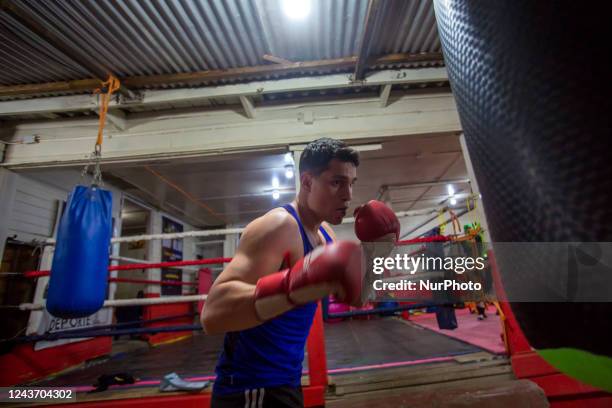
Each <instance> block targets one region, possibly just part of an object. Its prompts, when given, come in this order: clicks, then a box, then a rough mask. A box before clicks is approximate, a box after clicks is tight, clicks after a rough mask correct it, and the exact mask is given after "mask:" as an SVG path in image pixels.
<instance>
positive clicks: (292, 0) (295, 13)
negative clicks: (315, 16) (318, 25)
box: [283, 0, 310, 20]
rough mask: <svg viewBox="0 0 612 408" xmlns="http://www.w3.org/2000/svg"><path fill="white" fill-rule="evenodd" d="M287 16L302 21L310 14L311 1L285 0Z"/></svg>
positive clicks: (284, 5)
mask: <svg viewBox="0 0 612 408" xmlns="http://www.w3.org/2000/svg"><path fill="white" fill-rule="evenodd" d="M283 11H284V12H285V15H286V16H287V17H289V18H291V19H294V20H302V19H304V18H306V16H308V15H309V14H310V0H283Z"/></svg>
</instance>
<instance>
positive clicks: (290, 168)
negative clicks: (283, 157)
mask: <svg viewBox="0 0 612 408" xmlns="http://www.w3.org/2000/svg"><path fill="white" fill-rule="evenodd" d="M285 177H286V178H288V179H292V178H293V166H292V165H290V164H288V165H286V166H285Z"/></svg>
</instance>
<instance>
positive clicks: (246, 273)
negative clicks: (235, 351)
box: [200, 211, 299, 334]
mask: <svg viewBox="0 0 612 408" xmlns="http://www.w3.org/2000/svg"><path fill="white" fill-rule="evenodd" d="M289 217H291V216H290V215H289V214H287V213H286V212H284V211H283V212H281V211H273V212H270V213H268V214H266V215H264V216H263V217H260V218H258V219H257V220H255V221H253V222H252V223H251V224H249V225H248V226H247V227H246V229H245V230H244V232H243V234H242V237H241V239H240V244H239V246H238V248H237V249H236V254H235V255H234V257H233V258H232V261H231V262H230V263H229V264H228V265H227V266H226V268H225V269H224V270H223V272H221V274H220V275H219V277H218V278H217V279H216V280H215V282H214V284H213V285H212V287H211V289H210V292H209V293H208V298H207V299H206V303H205V306H204V309H203V311H202V313H201V315H200V320H201V323H202V326H203V328H204V331H205V332H206V333H208V334H217V333H224V332H227V331H237V330H244V329H248V328H251V327H255V326H257V325H259V324H261V320H260V319H259V318H258V317H257V315H256V313H255V285H256V283H257V281H258V280H259V278H261V277H263V276H266V275H269V274H271V273H273V272H275V271H278V269H279V266H280V265H281V264H282V262H283V259H284V254H285V253H286V252H287V250H291V249H292V248H290V247H289V246H288V245H291V243H292V242H293V241H295V237H296V236H299V232H298V231H297V226H296V225H295V223H294V222H292V220H291V218H289ZM294 259H295V258H294ZM293 307H294V306H293V305H292V304H291V303H289V301H287V304H286V310H290V309H291V308H293Z"/></svg>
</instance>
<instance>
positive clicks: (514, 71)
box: [434, 0, 612, 391]
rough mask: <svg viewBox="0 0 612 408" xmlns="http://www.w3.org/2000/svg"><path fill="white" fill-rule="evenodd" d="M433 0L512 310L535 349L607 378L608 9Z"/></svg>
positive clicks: (611, 215) (590, 379) (611, 200)
mask: <svg viewBox="0 0 612 408" xmlns="http://www.w3.org/2000/svg"><path fill="white" fill-rule="evenodd" d="M434 6H435V13H436V19H437V22H438V28H439V32H440V39H441V43H442V49H443V53H444V59H445V62H446V65H447V68H448V73H449V79H450V83H451V87H452V90H453V94H454V96H455V99H456V102H457V108H458V111H459V116H460V118H461V124H462V127H463V130H464V134H465V141H466V144H467V148H468V151H469V153H470V157H471V159H472V163H473V166H474V172H475V174H476V178H477V180H478V183H479V186H480V189H481V192H482V197H483V206H484V209H485V212H486V216H487V221H488V224H489V228H490V231H489V232H490V235H491V238H492V240H493V248H494V253H495V258H496V260H497V264H498V266H499V271H500V275H501V278H502V282H503V286H504V290H505V292H506V293H507V295H508V300H509V301H510V306H511V308H512V311H513V312H514V315H515V316H516V318H517V320H518V323H519V325H520V326H521V329H522V330H523V332H524V333H525V336H526V337H527V339H528V340H529V343H530V345H531V346H532V347H534V348H535V349H536V350H537V352H538V353H539V354H540V355H541V356H542V357H543V358H544V359H545V360H546V361H548V362H549V363H550V364H552V365H553V366H555V367H557V368H558V369H559V370H560V371H562V372H565V373H567V374H569V375H570V376H573V377H574V378H577V379H579V380H581V381H583V382H585V383H587V384H591V385H594V386H596V387H600V388H602V389H605V390H607V391H612V341H611V340H610V333H612V303H611V301H612V296H610V293H611V292H612V284H611V280H610V278H611V277H612V273H611V271H612V269H611V266H612V264H611V263H609V260H610V252H612V251H610V244H609V243H610V242H612V223H611V220H612V166H611V164H610V163H611V159H610V149H609V142H610V139H611V137H612V120H611V118H612V109H611V108H612V106H611V103H610V101H611V98H610V95H611V92H610V91H611V87H610V81H609V80H608V79H607V78H608V77H609V75H610V72H612V66H611V64H610V59H609V58H605V57H603V56H604V55H607V53H609V52H606V51H604V50H606V49H608V50H609V47H610V45H609V39H610V38H612V35H611V34H612V33H611V31H612V30H611V27H612V26H611V25H610V23H609V21H608V20H609V17H608V14H607V13H605V11H604V10H603V9H601V7H599V6H598V4H597V3H581V2H576V1H559V2H549V1H532V0H507V1H494V2H493V1H469V0H435V1H434ZM602 57H603V58H602ZM578 267H580V268H581V269H580V273H578V272H577V271H578ZM560 288H562V290H559V289H560Z"/></svg>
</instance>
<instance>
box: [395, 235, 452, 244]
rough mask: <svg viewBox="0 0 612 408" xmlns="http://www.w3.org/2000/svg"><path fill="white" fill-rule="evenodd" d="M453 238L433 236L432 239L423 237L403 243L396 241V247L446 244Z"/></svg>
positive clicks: (406, 240)
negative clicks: (433, 243) (424, 243)
mask: <svg viewBox="0 0 612 408" xmlns="http://www.w3.org/2000/svg"><path fill="white" fill-rule="evenodd" d="M452 240H453V238H452V237H451V236H445V235H434V236H432V237H424V238H412V239H405V240H403V241H397V243H396V244H397V245H410V244H418V243H422V242H447V241H452Z"/></svg>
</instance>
